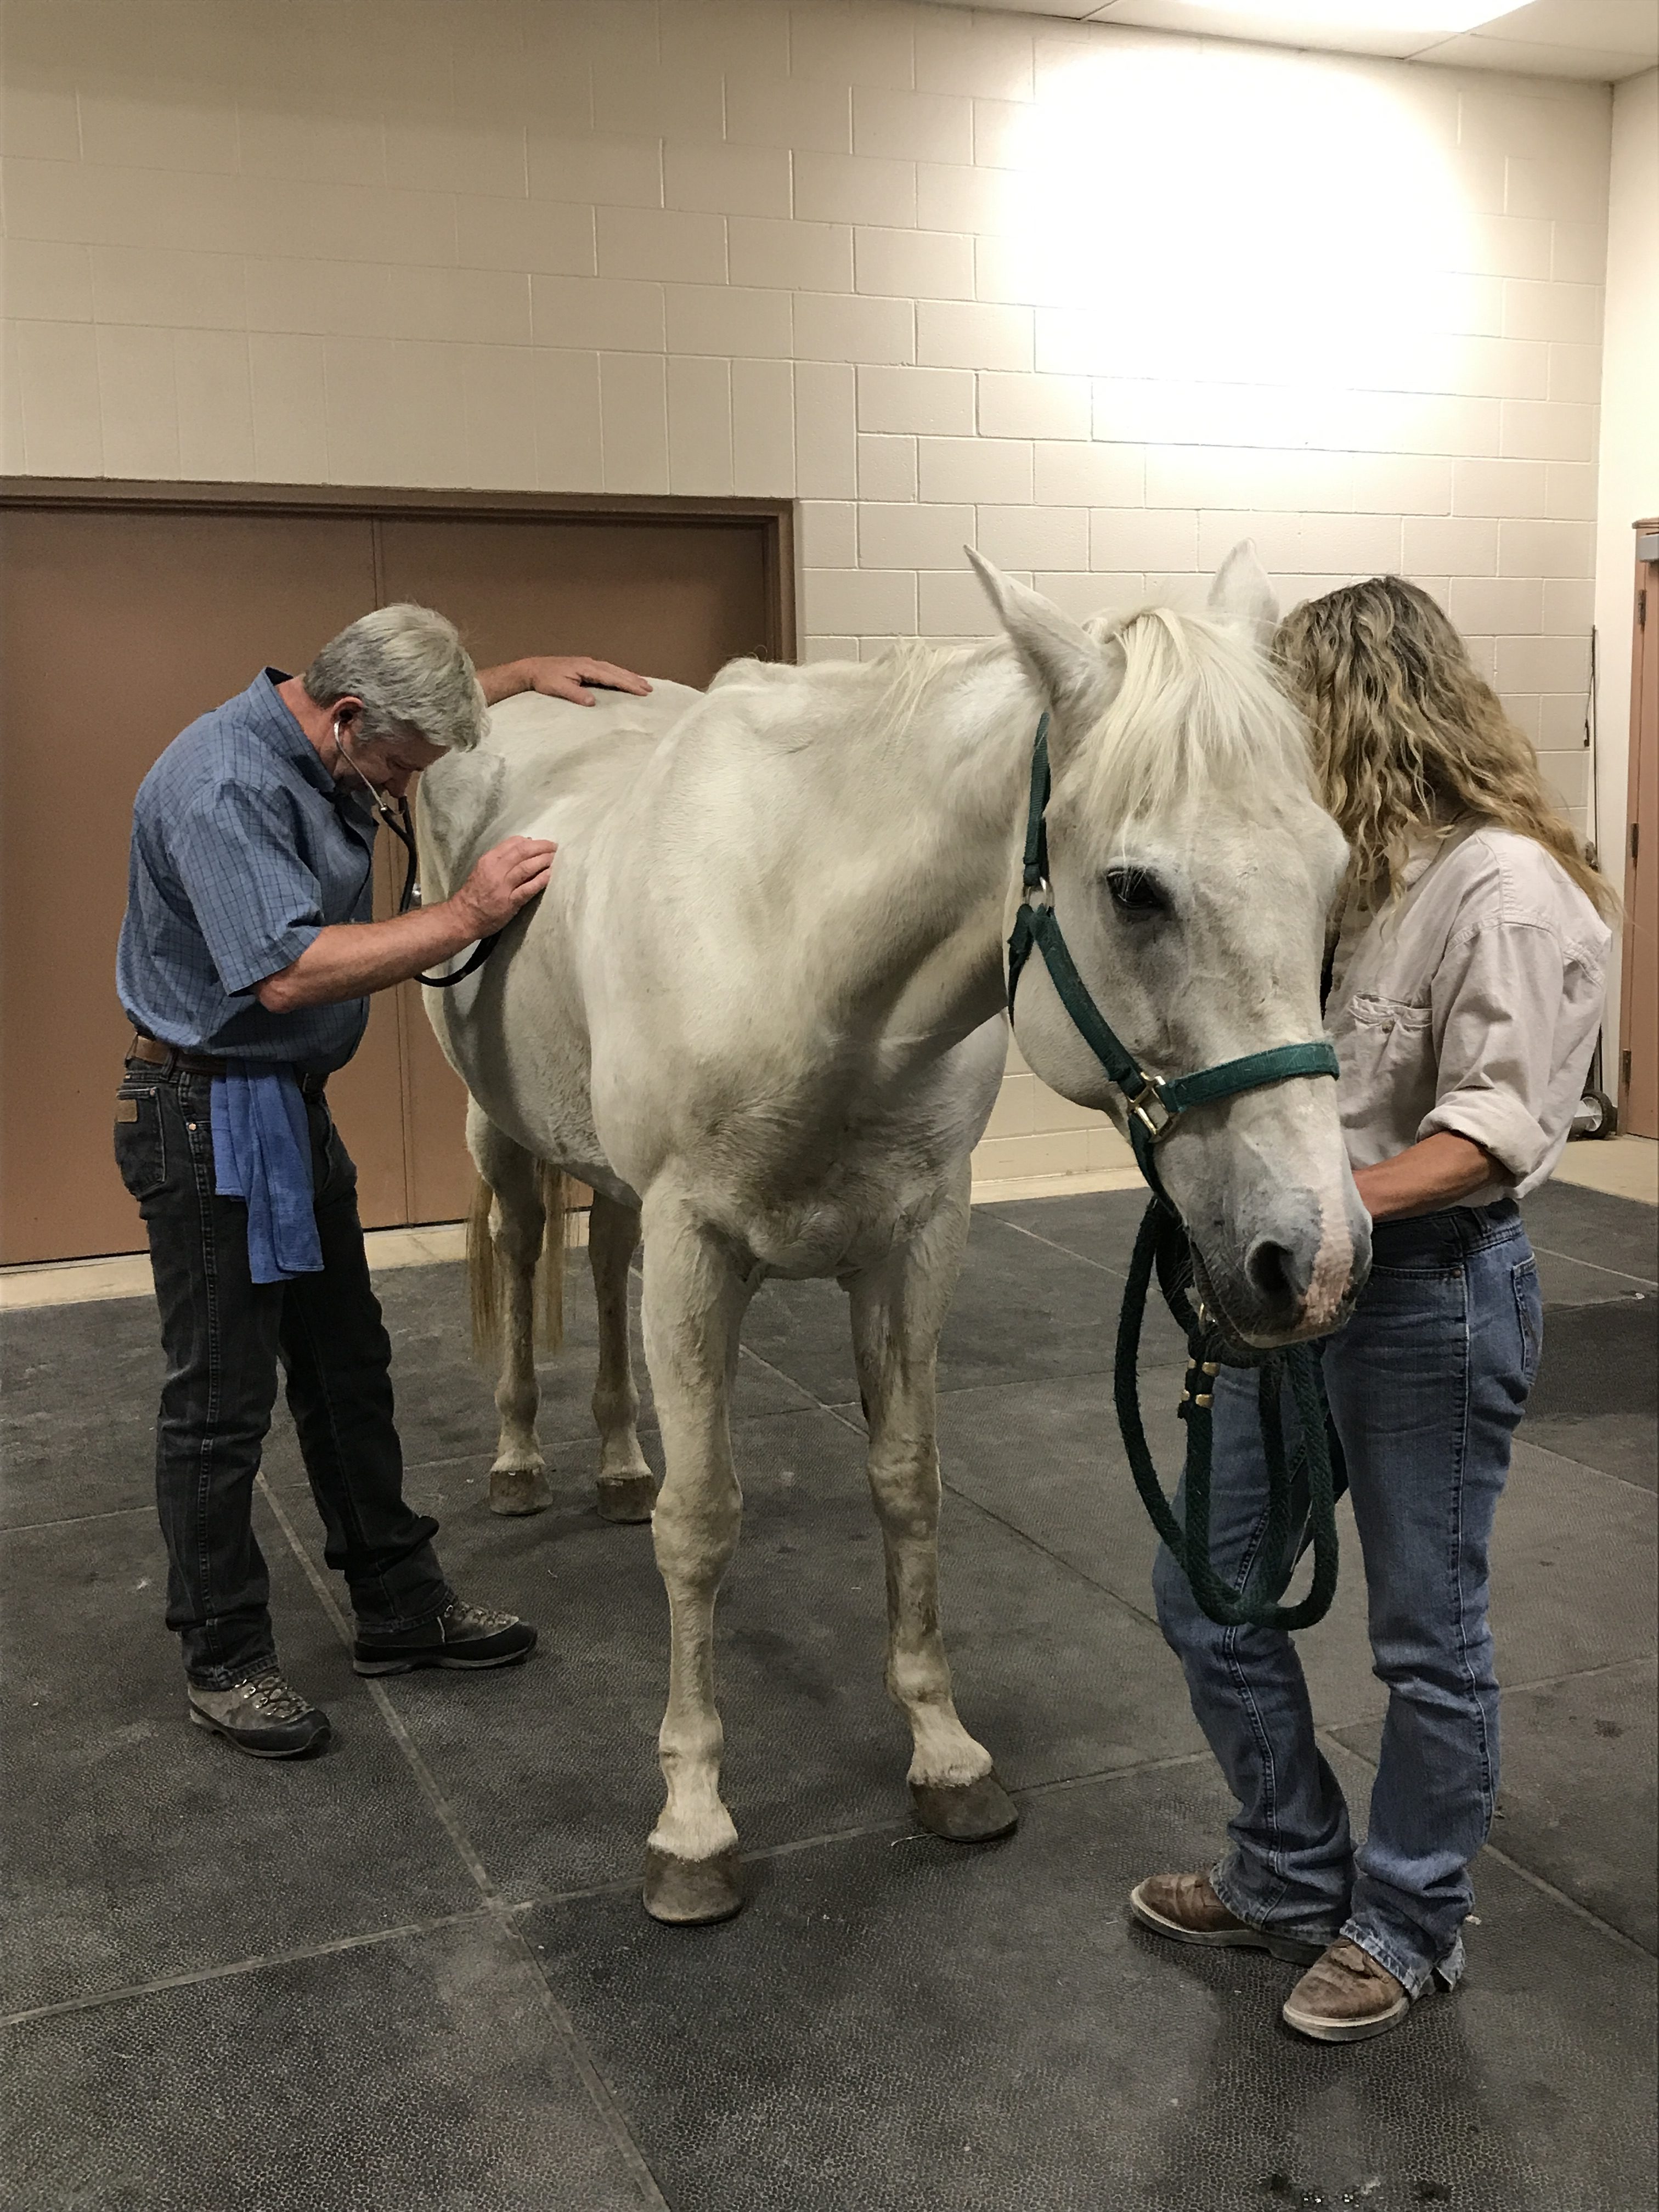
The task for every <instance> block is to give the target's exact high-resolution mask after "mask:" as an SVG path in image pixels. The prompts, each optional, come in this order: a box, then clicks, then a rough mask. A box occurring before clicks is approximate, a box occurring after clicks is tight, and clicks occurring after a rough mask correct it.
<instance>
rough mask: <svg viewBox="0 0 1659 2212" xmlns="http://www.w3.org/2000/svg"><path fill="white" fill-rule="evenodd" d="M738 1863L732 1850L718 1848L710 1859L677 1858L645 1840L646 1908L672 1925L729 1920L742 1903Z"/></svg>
mask: <svg viewBox="0 0 1659 2212" xmlns="http://www.w3.org/2000/svg"><path fill="white" fill-rule="evenodd" d="M742 1904H743V1889H742V1887H741V1885H740V1883H739V1882H738V1854H737V1852H736V1851H735V1850H724V1851H717V1852H716V1853H715V1855H714V1857H713V1858H712V1859H680V1858H676V1857H674V1856H673V1855H672V1853H671V1852H669V1851H665V1850H659V1848H658V1846H657V1845H656V1844H647V1845H646V1849H645V1909H646V1911H647V1912H648V1913H649V1914H650V1915H651V1917H652V1918H653V1920H661V1921H665V1923H667V1924H668V1925H669V1926H670V1927H671V1928H695V1927H697V1926H699V1925H701V1924H702V1923H703V1922H705V1921H709V1920H729V1919H730V1918H731V1917H732V1914H733V1913H734V1912H736V1911H738V1909H739V1907H740V1906H741V1905H742Z"/></svg>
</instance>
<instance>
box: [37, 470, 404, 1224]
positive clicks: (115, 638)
mask: <svg viewBox="0 0 1659 2212" xmlns="http://www.w3.org/2000/svg"><path fill="white" fill-rule="evenodd" d="M0 528H3V553H4V590H3V603H0V666H3V676H0V732H3V735H0V822H3V836H4V851H3V890H0V929H3V936H0V1053H3V1071H4V1087H3V1100H0V1238H3V1242H0V1257H3V1259H4V1260H5V1261H8V1262H10V1261H22V1260H49V1259H70V1258H75V1257H77V1256H79V1255H83V1254H88V1253H96V1252H123V1251H131V1250H133V1249H138V1248H142V1245H143V1228H142V1226H141V1225H140V1223H139V1221H138V1218H137V1208H136V1207H135V1206H134V1205H133V1203H132V1201H131V1199H130V1198H129V1197H128V1196H127V1194H126V1192H125V1190H124V1189H123V1188H122V1186H121V1182H120V1178H119V1177H118V1175H117V1174H116V1172H115V1164H114V1160H113V1158H112V1149H111V1130H112V1126H113V1105H112V1101H113V1097H114V1091H115V1085H116V1084H117V1082H118V1079H119V1076H120V1072H121V1058H122V1054H123V1051H124V1049H125V1042H126V1038H127V1036H128V1034H129V1032H128V1029H127V1024H126V1022H125V1018H124V1017H123V1015H122V1012H121V1009H120V1006H119V1004H118V1001H117V999H116V996H115V942H116V939H117V936H118V933H119V931H120V926H121V915H122V912H123V909H124V908H125V901H126V854H127V842H128V836H129V833H130V831H131V821H132V800H133V794H134V793H135V792H136V791H137V787H138V785H139V784H140V782H141V781H143V776H144V775H145V773H146V771H147V770H148V769H149V766H150V764H151V763H152V762H153V761H154V760H155V757H156V756H157V755H158V754H159V753H160V752H161V750H163V748H164V747H165V746H167V744H169V743H170V742H171V741H172V739H173V738H174V737H175V736H177V734H178V732H179V731H180V730H181V729H183V728H184V727H185V725H186V724H187V723H189V722H190V721H191V720H193V719H194V718H195V717H196V716H197V714H201V713H202V712H203V711H204V709H205V708H210V707H212V706H214V705H216V704H217V702H220V701H221V700H222V699H226V698H228V697H229V696H231V695H232V694H234V692H237V691H240V690H242V689H243V688H244V687H245V686H246V684H248V683H250V682H251V681H252V678H253V677H255V676H256V675H257V674H258V671H259V670H260V669H261V668H262V667H264V665H266V664H267V663H271V664H274V665H277V666H280V667H283V668H288V669H295V668H302V667H303V666H304V665H306V662H307V660H308V659H309V658H310V656H311V654H312V653H313V651H314V650H315V649H316V647H317V644H318V642H319V640H320V639H323V638H326V637H329V636H331V635H333V633H334V632H335V631H336V630H337V629H340V628H341V627H342V626H343V624H344V623H348V622H349V621H351V620H352V619H353V617H355V616H356V615H358V614H361V613H362V611H363V610H364V609H365V608H366V607H368V606H370V605H373V603H374V545H373V540H372V536H371V532H370V528H369V525H368V522H367V521H366V520H362V519H360V518H356V517H352V516H338V517H335V516H318V515H305V516H296V515H270V516H259V517H257V518H256V517H254V516H251V515H236V514H178V513H153V512H145V511H128V512H116V513H110V512H107V511H94V512H64V511H52V510H48V511H45V512H32V511H29V510H27V509H12V510H9V512H8V513H6V514H5V515H4V516H3V518H0ZM399 1084H400V1075H399V1071H398V1046H397V1035H396V1030H395V1025H387V1024H374V1023H371V1024H370V1030H369V1036H368V1039H367V1040H366V1041H365V1043H364V1046H363V1048H362V1050H361V1051H360V1053H359V1054H358V1057H357V1059H356V1061H355V1062H354V1064H353V1066H352V1067H351V1069H350V1070H349V1073H348V1074H347V1075H346V1076H345V1077H344V1078H343V1079H342V1081H341V1082H340V1084H339V1085H338V1086H337V1097H338V1101H339V1105H340V1109H341V1113H342V1121H343V1124H344V1123H347V1122H349V1124H350V1125H351V1128H350V1137H351V1140H352V1141H353V1142H354V1144H355V1146H356V1152H357V1158H358V1165H359V1170H360V1173H361V1175H362V1195H363V1203H364V1214H365V1218H367V1219H369V1220H374V1221H386V1220H393V1221H395V1220H401V1219H402V1218H404V1211H403V1209H404V1192H403V1160H402V1135H401V1130H400V1128H399V1127H398V1122H397V1119H396V1117H395V1115H394V1116H393V1117H392V1121H391V1124H390V1129H389V1132H387V1133H386V1134H385V1135H383V1136H378V1137H377V1130H385V1128H386V1124H385V1122H384V1121H383V1119H382V1116H381V1115H380V1111H379V1102H380V1101H382V1100H384V1099H386V1098H387V1097H391V1098H392V1099H395V1098H396V1097H397V1096H398V1089H399Z"/></svg>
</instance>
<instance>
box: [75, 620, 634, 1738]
mask: <svg viewBox="0 0 1659 2212" xmlns="http://www.w3.org/2000/svg"><path fill="white" fill-rule="evenodd" d="M586 684H599V685H603V686H605V687H606V688H608V689H611V690H623V691H635V692H643V691H647V690H649V689H650V686H649V685H648V684H647V683H646V682H645V680H644V679H643V678H641V677H638V676H634V675H631V674H630V673H629V671H627V670H626V669H622V668H615V667H612V666H611V664H610V663H609V662H608V661H603V660H594V659H591V658H589V657H587V656H586V655H583V654H575V655H571V656H567V657H562V658H559V657H544V658H538V659H526V660H518V661H512V662H509V663H507V665H504V666H501V667H499V668H488V669H485V670H483V671H482V672H480V673H475V671H474V669H473V666H472V663H471V659H469V658H468V656H467V653H466V651H465V647H463V645H462V643H461V641H460V638H459V635H458V633H457V632H456V630H455V628H454V626H453V623H449V622H447V621H446V620H445V619H444V617H442V616H441V615H439V614H435V613H434V612H433V611H431V610H430V609H429V608H427V607H416V606H407V605H405V606H391V607H382V608H380V609H379V610H377V611H375V612H374V613H373V614H368V615H365V616H364V617H362V620H361V621H359V622H355V623H352V624H351V625H350V627H349V629H344V630H342V631H341V633H340V635H338V636H337V637H336V638H334V639H332V640H331V641H330V642H329V643H328V644H327V645H325V647H323V649H322V651H321V652H320V653H319V654H318V655H317V657H316V659H314V660H313V662H312V664H311V665H310V667H309V668H308V669H307V671H306V672H305V674H304V675H303V676H300V677H295V676H287V675H284V674H283V671H281V670H280V669H275V668H267V669H265V670H264V671H263V672H262V673H261V674H260V675H258V676H257V677H255V678H254V680H253V682H252V684H249V686H248V688H247V690H246V691H244V692H242V693H240V695H239V696H237V697H236V698H234V699H232V700H229V701H228V702H226V703H225V705H223V706H222V707H218V708H215V709H214V710H213V711H212V712H211V713H210V714H204V715H203V716H202V717H201V719H200V720H197V721H195V722H192V723H191V726H190V727H189V728H188V729H187V730H185V732H183V733H182V735H180V736H179V737H177V738H174V739H173V743H172V744H170V745H169V746H168V747H167V750H166V751H165V752H164V753H163V754H162V755H161V758H160V759H159V760H158V761H157V762H156V763H155V767H154V768H152V769H151V770H150V772H149V775H147V776H146V777H145V778H144V781H143V784H142V785H141V786H140V787H139V790H138V796H137V801H136V802H135V805H134V808H133V823H132V852H131V865H130V868H129V874H128V890H127V910H126V916H125V921H124V922H123V924H122V927H121V942H120V950H119V953H118V958H117V967H116V981H117V988H118V991H119V994H120V999H121V1004H122V1006H124V1007H125V1010H126V1012H127V1015H128V1017H129V1018H130V1019H131V1023H132V1025H133V1030H134V1036H133V1040H132V1044H131V1049H130V1050H129V1053H128V1055H127V1063H126V1071H125V1078H124V1079H123V1081H122V1084H121V1086H120V1090H119V1093H118V1098H117V1103H116V1108H115V1151H116V1160H117V1164H118V1166H119V1168H120V1170H121V1175H122V1179H123V1180H124V1182H125V1184H126V1187H127V1188H128V1189H129V1191H131V1194H132V1195H133V1197H134V1198H135V1199H137V1201H138V1205H139V1208H140V1211H141V1212H142V1213H143V1219H144V1224H145V1226H146V1229H147V1230H148V1231H149V1249H150V1264H151V1268H152V1272H153V1273H154V1276H155V1296H156V1303H157V1304H158V1306H159V1307H160V1310H161V1339H162V1346H163V1349H164V1351H165V1352H166V1355H167V1378H166V1382H165V1383H164V1385H163V1388H162V1392H161V1412H160V1416H159V1418H158V1419H157V1423H156V1454H155V1484H156V1502H157V1504H158V1507H159V1510H160V1513H161V1532H162V1534H163V1536H164V1537H165V1539H166V1542H167V1560H168V1574H167V1625H168V1626H169V1627H170V1628H173V1630H175V1631H176V1632H177V1633H178V1635H179V1639H180V1642H181V1644H182V1647H183V1656H184V1662H185V1677H186V1684H187V1688H186V1695H187V1698H188V1700H189V1713H190V1717H191V1720H192V1721H194V1722H196V1723H198V1724H199V1725H200V1726H202V1727H204V1728H208V1729H214V1730H216V1732H217V1733H218V1734H219V1735H222V1736H225V1737H227V1738H228V1740H229V1741H230V1742H232V1743H233V1744H234V1745H235V1746H236V1747H237V1748H238V1749H239V1750H240V1751H245V1752H247V1753H252V1755H253V1756H255V1757H257V1758H263V1759H289V1758H294V1757H296V1756H298V1755H299V1754H301V1753H307V1752H312V1751H317V1750H320V1749H321V1748H322V1747H323V1746H324V1745H325V1743H326V1742H327V1741H328V1738H329V1733H330V1731H329V1723H328V1720H327V1717H326V1716H325V1714H323V1713H322V1712H320V1711H318V1710H317V1709H316V1708H315V1707H314V1706H313V1705H311V1704H310V1702H309V1700H308V1699H306V1698H304V1697H302V1696H301V1694H300V1693H299V1692H297V1691H296V1690H295V1689H293V1688H292V1687H291V1686H289V1683H288V1682H287V1681H286V1680H284V1679H283V1674H282V1673H281V1670H280V1668H278V1665H277V1660H276V1641H275V1638H274V1636H273V1633H272V1629H271V1622H270V1608H269V1596H270V1582H269V1577H268V1576H267V1573H266V1571H265V1563H264V1558H263V1557H262V1555H261V1553H260V1550H259V1546H258V1540H257V1539H256V1537H255V1535H254V1533H253V1525H252V1499H253V1479H254V1477H255V1475H256V1474H258V1468H259V1455H260V1447H261V1445H262V1443H263V1442H264V1436H265V1432H266V1431H267V1429H268V1428H269V1426H270V1414H271V1409H272V1407H273V1406H274V1404H275V1402H276V1380H277V1370H278V1367H279V1365H280V1366H281V1368H282V1369H283V1370H285V1372H286V1375H287V1382H288V1401H289V1408H290V1410H291V1411H292V1413H293V1415H294V1421H295V1428H296V1430H297V1431H298V1434H299V1439H300V1448H301V1453H302V1455H303V1456H304V1460H305V1466H306V1472H307V1475H308V1476H309V1478H310V1480H311V1487H312V1492H313V1496H314V1497H315V1498H316V1501H317V1507H318V1510H319V1513H320V1514H321V1516H322V1520H323V1526H324V1529H325V1539H326V1541H325V1553H324V1556H325V1558H326V1559H327V1561H328V1564H329V1565H330V1566H331V1567H333V1568H335V1569H337V1570H338V1571H341V1572H343V1574H344V1576H345V1579H346V1584H347V1588H348V1589H349V1593H350V1596H351V1602H352V1607H353V1610H354V1612H355V1613H356V1642H355V1646H354V1654H353V1656H354V1663H355V1665H356V1669H357V1672H358V1673H359V1674H401V1673H404V1672H405V1671H407V1670H408V1669H409V1668H413V1667H429V1666H436V1667H465V1668H485V1667H500V1666H505V1665H507V1664H508V1663H510V1662H513V1661H514V1660H520V1659H523V1658H526V1656H528V1655H529V1653H530V1651H531V1650H532V1648H533V1647H534V1644H535V1642H536V1632H535V1630H534V1629H533V1628H532V1627H531V1626H530V1625H529V1624H528V1623H527V1622H526V1621H522V1620H516V1619H514V1618H513V1615H512V1614H510V1613H495V1612H491V1611H489V1610H488V1609H487V1608H485V1607H482V1606H475V1605H469V1604H466V1603H465V1602H464V1601H462V1600H461V1599H460V1598H459V1597H458V1596H457V1595H455V1593H454V1591H453V1590H452V1589H451V1588H450V1587H449V1584H448V1583H447V1582H446V1581H445V1579H444V1577H443V1573H442V1571H441V1568H440V1567H439V1565H438V1559H437V1555H436V1553H435V1551H434V1550H433V1547H432V1539H433V1536H434V1535H435V1533H436V1530H437V1525H438V1524H437V1522H435V1521H434V1520H433V1519H431V1518H430V1516H427V1515H424V1514H418V1513H416V1511H415V1510H413V1508H412V1507H410V1505H409V1504H408V1503H407V1502H406V1501H405V1499H404V1494H403V1457H402V1452H401V1449H400V1447H399V1444H398V1431H397V1428H396V1425H395V1423H394V1421H393V1418H392V1383H391V1371H390V1370H391V1356H392V1346H391V1343H390V1341H389V1340H388V1338H387V1336H386V1329H385V1328H384V1326H383V1325H382V1322H381V1319H380V1306H379V1304H378V1303H377V1302H376V1299H375V1297H374V1291H373V1289H372V1287H371V1285H370V1282H369V1274H368V1260H367V1257H366V1255H365V1253H364V1249H363V1236H362V1225H361V1224H360V1223H359V1220H358V1218H357V1198H356V1170H355V1169H354V1168H353V1166H352V1164H351V1162H350V1160H349V1158H348V1157H347V1154H346V1150H345V1147H344V1146H343V1144H342V1143H341V1141H340V1137H339V1133H338V1131H337V1129H336V1128H335V1127H334V1123H333V1121H332V1119H331V1115H330V1114H329V1110H328V1105H327V1100H326V1095H325V1084H326V1082H327V1079H328V1077H329V1076H330V1075H331V1074H332V1073H334V1072H335V1071H336V1070H337V1069H338V1068H341V1067H343V1066H344V1065H345V1063H346V1061H347V1060H349V1059H350V1057H351V1055H352V1054H353V1053H354V1052H355V1051H356V1048H357V1046H358V1044H359V1042H361V1040H362V1034H363V1030H364V1027H365V1025H366V1024H367V1023H368V998H369V995H370V994H371V993H373V992H375V991H382V990H386V988H388V987H390V986H391V985H392V984H394V983H400V982H402V981H404V980H405V979H406V978H408V977H410V976H412V975H420V974H422V972H423V971H424V970H426V969H428V968H430V967H432V966H433V965H434V964H435V963H442V962H444V961H446V960H447V959H449V958H450V957H452V955H453V954H455V953H457V952H459V951H461V950H462V948H463V947H464V946H466V945H471V944H473V943H475V942H477V940H479V939H483V938H486V937H489V936H490V935H491V934H492V933H495V932H496V931H499V930H501V929H502V928H504V927H506V925H507V923H508V922H509V921H511V920H512V919H513V915H515V914H517V913H518V911H519V909H520V908H521V907H523V906H524V905H525V904H526V902H528V901H529V900H531V899H532V898H534V897H535V896H537V894H538V892H539V891H541V890H543V889H544V887H545V885H546V884H547V880H548V871H549V867H550V863H551V861H552V858H553V853H554V848H553V846H552V845H551V844H550V843H548V842H545V841H544V840H542V839H538V838H532V837H509V838H507V840H506V841H505V842H504V843H502V844H500V845H497V846H495V848H493V849H492V850H491V851H489V852H488V853H486V854H484V855H483V858H482V859H481V860H479V861H478V863H477V866H476V867H474V869H473V871H472V872H471V875H470V876H469V877H468V878H467V879H466V881H465V883H464V884H461V885H460V887H459V890H456V891H455V893H454V894H453V896H452V897H450V898H447V899H446V900H444V901H443V902H441V904H439V905H435V906H430V907H422V908H416V909H415V910H414V911H412V912H410V913H407V914H402V915H397V916H395V917H394V918H393V919H392V920H390V921H374V920H372V919H371V915H372V909H373V896H374V893H373V875H374V829H375V823H376V819H377V814H378V813H379V812H380V811H384V809H385V806H386V799H387V798H388V797H389V798H392V799H402V797H403V795H404V792H405V791H406V790H407V789H408V787H409V781H410V777H411V776H412V775H415V774H416V772H417V771H418V770H420V769H423V768H429V767H430V766H431V765H432V764H433V763H434V762H435V761H437V760H440V759H441V758H442V757H443V755H444V753H445V752H446V751H447V750H449V749H450V748H452V747H456V748H460V749H463V750H465V749H467V748H470V747H471V746H473V745H476V744H477V742H478V739H479V738H480V737H481V735H482V734H483V727H484V715H485V710H486V708H489V706H491V705H493V704H494V703H495V702H496V701H497V700H501V699H506V698H509V697H511V696H513V694H514V693H516V692H520V691H528V690H536V691H544V692H547V693H550V694H551V695H552V696H555V697H558V698H564V699H570V700H574V701H575V702H578V703H580V704H581V705H585V706H591V705H592V693H591V692H590V691H588V690H586V689H585V688H584V687H585V686H586Z"/></svg>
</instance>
